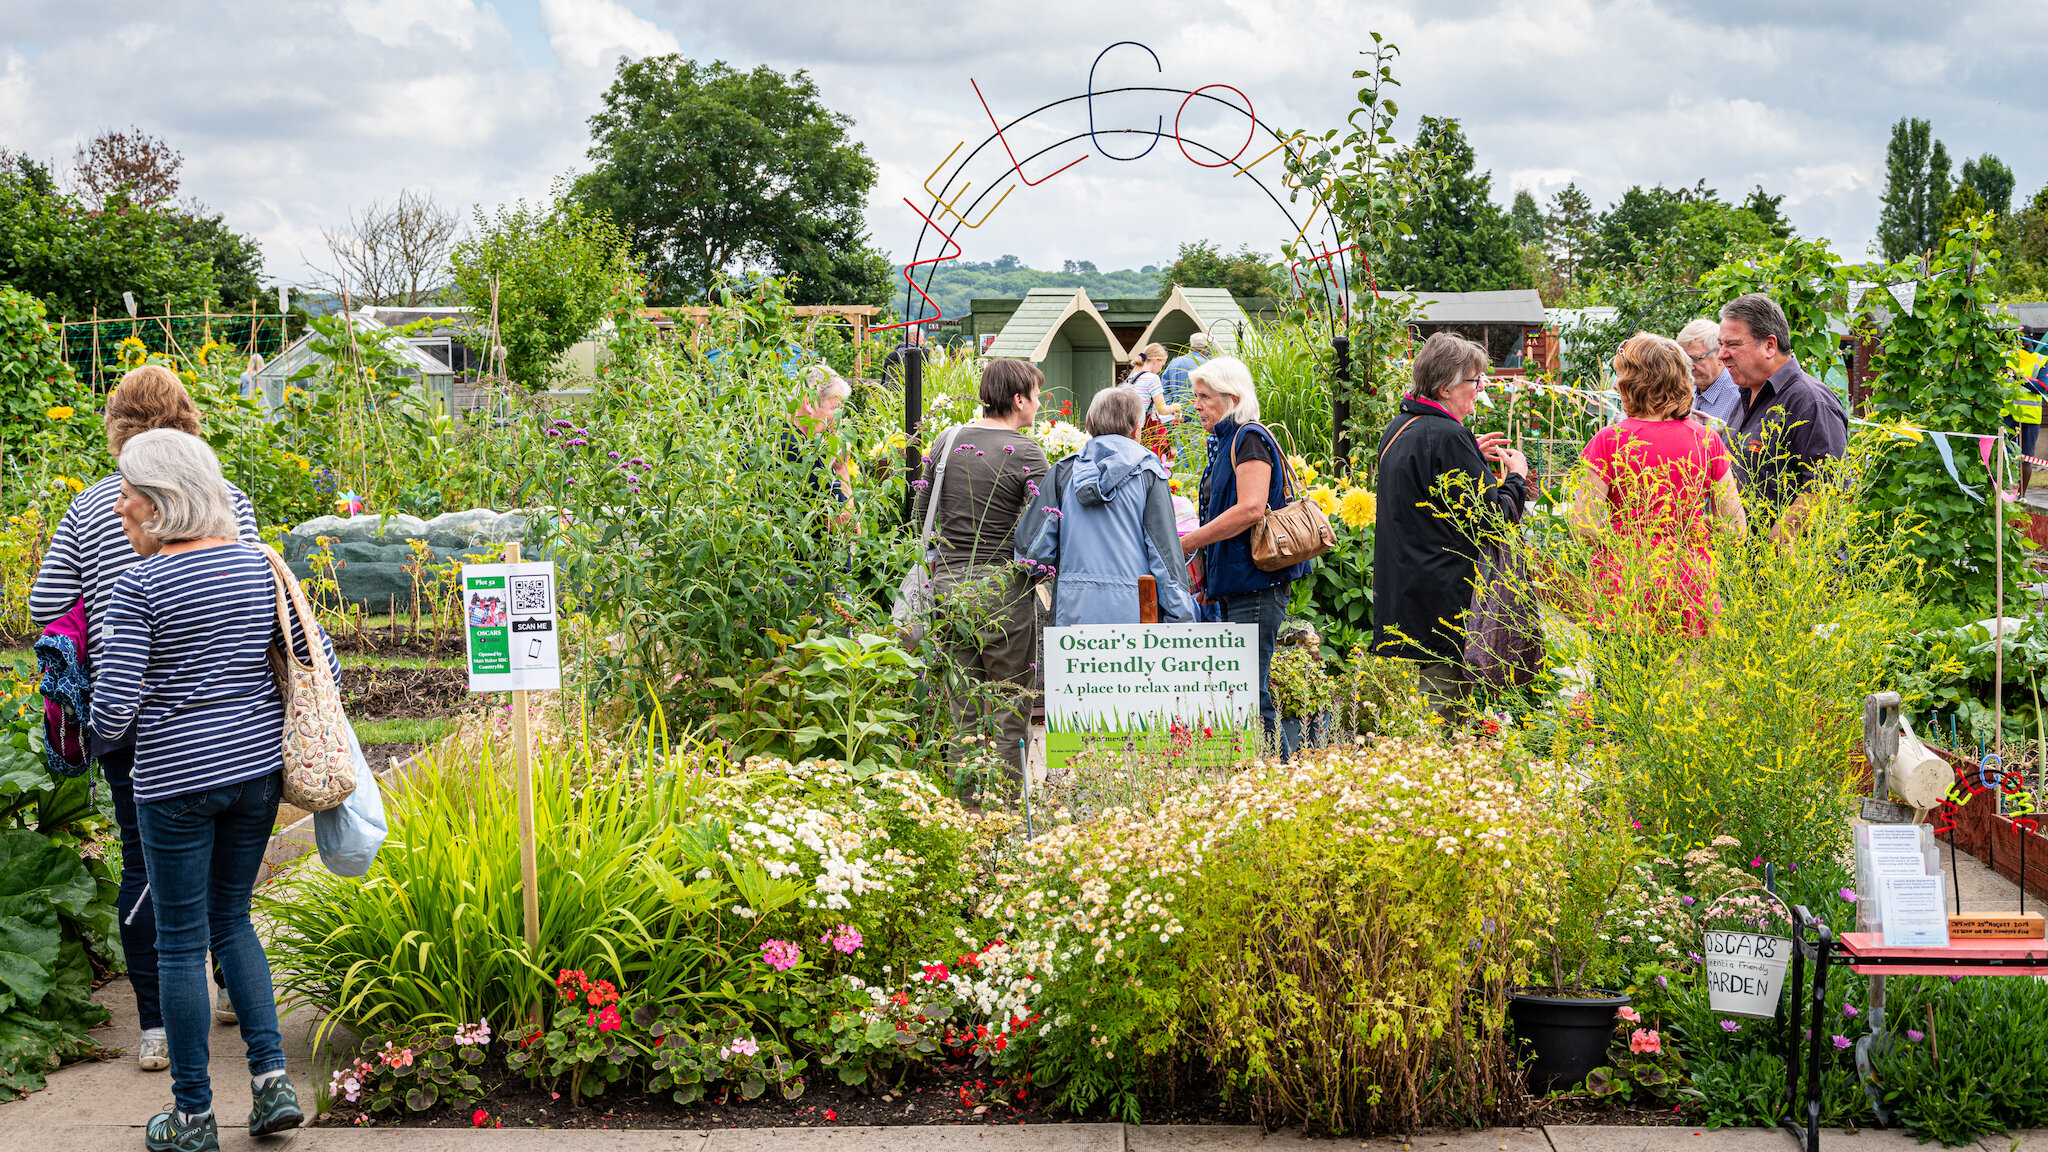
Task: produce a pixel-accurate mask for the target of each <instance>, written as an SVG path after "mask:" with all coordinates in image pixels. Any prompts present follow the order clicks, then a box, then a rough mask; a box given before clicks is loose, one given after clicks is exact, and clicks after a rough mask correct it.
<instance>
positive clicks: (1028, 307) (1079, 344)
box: [987, 288, 1126, 420]
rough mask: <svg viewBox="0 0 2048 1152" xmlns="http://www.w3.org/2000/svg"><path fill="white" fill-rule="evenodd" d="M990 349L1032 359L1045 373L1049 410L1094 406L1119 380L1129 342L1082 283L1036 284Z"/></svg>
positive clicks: (1076, 412)
mask: <svg viewBox="0 0 2048 1152" xmlns="http://www.w3.org/2000/svg"><path fill="white" fill-rule="evenodd" d="M987 355H989V356H1007V357H1013V358H1015V359H1018V360H1029V361H1030V362H1031V363H1033V364H1036V365H1038V369H1039V371H1041V372H1044V373H1045V396H1044V402H1045V403H1046V405H1047V406H1048V411H1050V412H1058V411H1059V410H1060V408H1061V406H1063V405H1067V404H1071V405H1072V406H1073V412H1072V418H1073V419H1076V420H1078V419H1080V417H1081V414H1082V413H1084V412H1086V411H1088V402H1089V401H1090V400H1093V399H1094V398H1095V394H1096V393H1097V392H1099V391H1101V390H1102V389H1104V388H1107V387H1110V386H1111V385H1113V384H1115V383H1116V370H1117V365H1118V364H1120V363H1122V362H1123V360H1124V358H1125V355H1126V354H1125V352H1124V346H1123V345H1122V344H1121V343H1120V342H1118V340H1117V338H1116V333H1114V332H1112V331H1110V330H1109V325H1108V323H1106V322H1105V321H1104V320H1103V319H1102V311H1101V308H1100V307H1099V306H1098V305H1097V304H1096V303H1095V302H1094V301H1092V300H1090V299H1088V293H1087V292H1086V291H1083V290H1081V289H1077V288H1033V289H1032V290H1031V291H1030V292H1028V293H1026V294H1025V296H1024V300H1023V302H1022V303H1020V304H1018V305H1017V311H1016V312H1014V313H1012V314H1011V316H1010V319H1009V322H1008V323H1006V324H1004V325H1003V330H1002V331H1001V332H999V333H997V334H996V338H995V343H993V344H991V345H989V348H988V352H987Z"/></svg>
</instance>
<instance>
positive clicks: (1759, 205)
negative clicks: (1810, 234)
mask: <svg viewBox="0 0 2048 1152" xmlns="http://www.w3.org/2000/svg"><path fill="white" fill-rule="evenodd" d="M1784 202H1785V194H1784V193H1783V192H1780V193H1778V194H1777V195H1776V196H1773V195H1771V194H1770V193H1768V192H1765V191H1764V186H1763V185H1761V184H1759V185H1757V186H1756V187H1754V188H1752V189H1750V190H1749V196H1748V197H1747V198H1745V199H1744V200H1743V201H1742V210H1743V211H1744V212H1747V213H1749V214H1750V215H1751V216H1754V217H1756V218H1757V219H1758V220H1759V221H1760V222H1762V224H1763V226H1764V227H1766V228H1769V229H1770V230H1771V235H1773V236H1776V237H1777V238H1778V239H1780V240H1786V239H1789V238H1791V235H1792V222H1791V221H1790V220H1787V219H1785V213H1784V212H1783V211H1782V210H1780V209H1779V207H1778V206H1779V205H1780V204H1783V203H1784Z"/></svg>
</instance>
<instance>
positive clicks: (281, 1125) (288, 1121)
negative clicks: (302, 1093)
mask: <svg viewBox="0 0 2048 1152" xmlns="http://www.w3.org/2000/svg"><path fill="white" fill-rule="evenodd" d="M305 1120H306V1114H305V1113H304V1112H302V1111H300V1110H299V1093H298V1090H297V1089H295V1088H293V1087H292V1078H291V1077H290V1076H289V1075H285V1076H273V1077H271V1079H270V1082H269V1083H267V1084H265V1085H263V1087H261V1088H258V1089H256V1101H255V1103H254V1104H252V1105H250V1107H249V1135H251V1136H268V1135H270V1134H272V1133H274V1132H289V1131H291V1130H292V1129H294V1128H297V1127H298V1126H299V1125H300V1124H303V1123H305Z"/></svg>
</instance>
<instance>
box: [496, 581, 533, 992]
mask: <svg viewBox="0 0 2048 1152" xmlns="http://www.w3.org/2000/svg"><path fill="white" fill-rule="evenodd" d="M505 563H507V564H517V563H519V544H518V542H516V541H515V542H513V543H511V544H507V545H505ZM512 763H513V764H515V765H517V766H518V769H519V890H520V893H521V902H522V903H523V904H525V906H526V908H525V913H526V950H527V952H529V953H532V952H535V951H537V950H538V949H539V948H540V866H539V864H538V862H537V861H536V860H535V859H534V847H533V734H532V733H531V732H529V731H528V730H527V720H526V690H525V689H523V688H514V689H513V690H512Z"/></svg>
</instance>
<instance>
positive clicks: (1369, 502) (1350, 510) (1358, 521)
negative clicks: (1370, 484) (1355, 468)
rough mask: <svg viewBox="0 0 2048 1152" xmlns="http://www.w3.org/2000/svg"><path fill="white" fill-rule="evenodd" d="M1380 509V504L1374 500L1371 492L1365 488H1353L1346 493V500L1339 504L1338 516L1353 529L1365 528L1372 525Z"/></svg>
mask: <svg viewBox="0 0 2048 1152" xmlns="http://www.w3.org/2000/svg"><path fill="white" fill-rule="evenodd" d="M1378 508H1379V503H1378V501H1376V500H1374V499H1373V495H1372V493H1371V492H1369V491H1367V490H1366V489H1364V488H1353V489H1351V490H1350V491H1349V492H1346V493H1344V499H1343V500H1341V501H1339V502H1338V504H1337V515H1338V517H1339V518H1340V519H1342V520H1343V521H1344V523H1346V524H1349V525H1351V526H1352V527H1353V528H1363V527H1365V526H1366V525H1368V524H1370V523H1372V521H1373V514H1374V513H1375V512H1376V511H1378Z"/></svg>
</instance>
